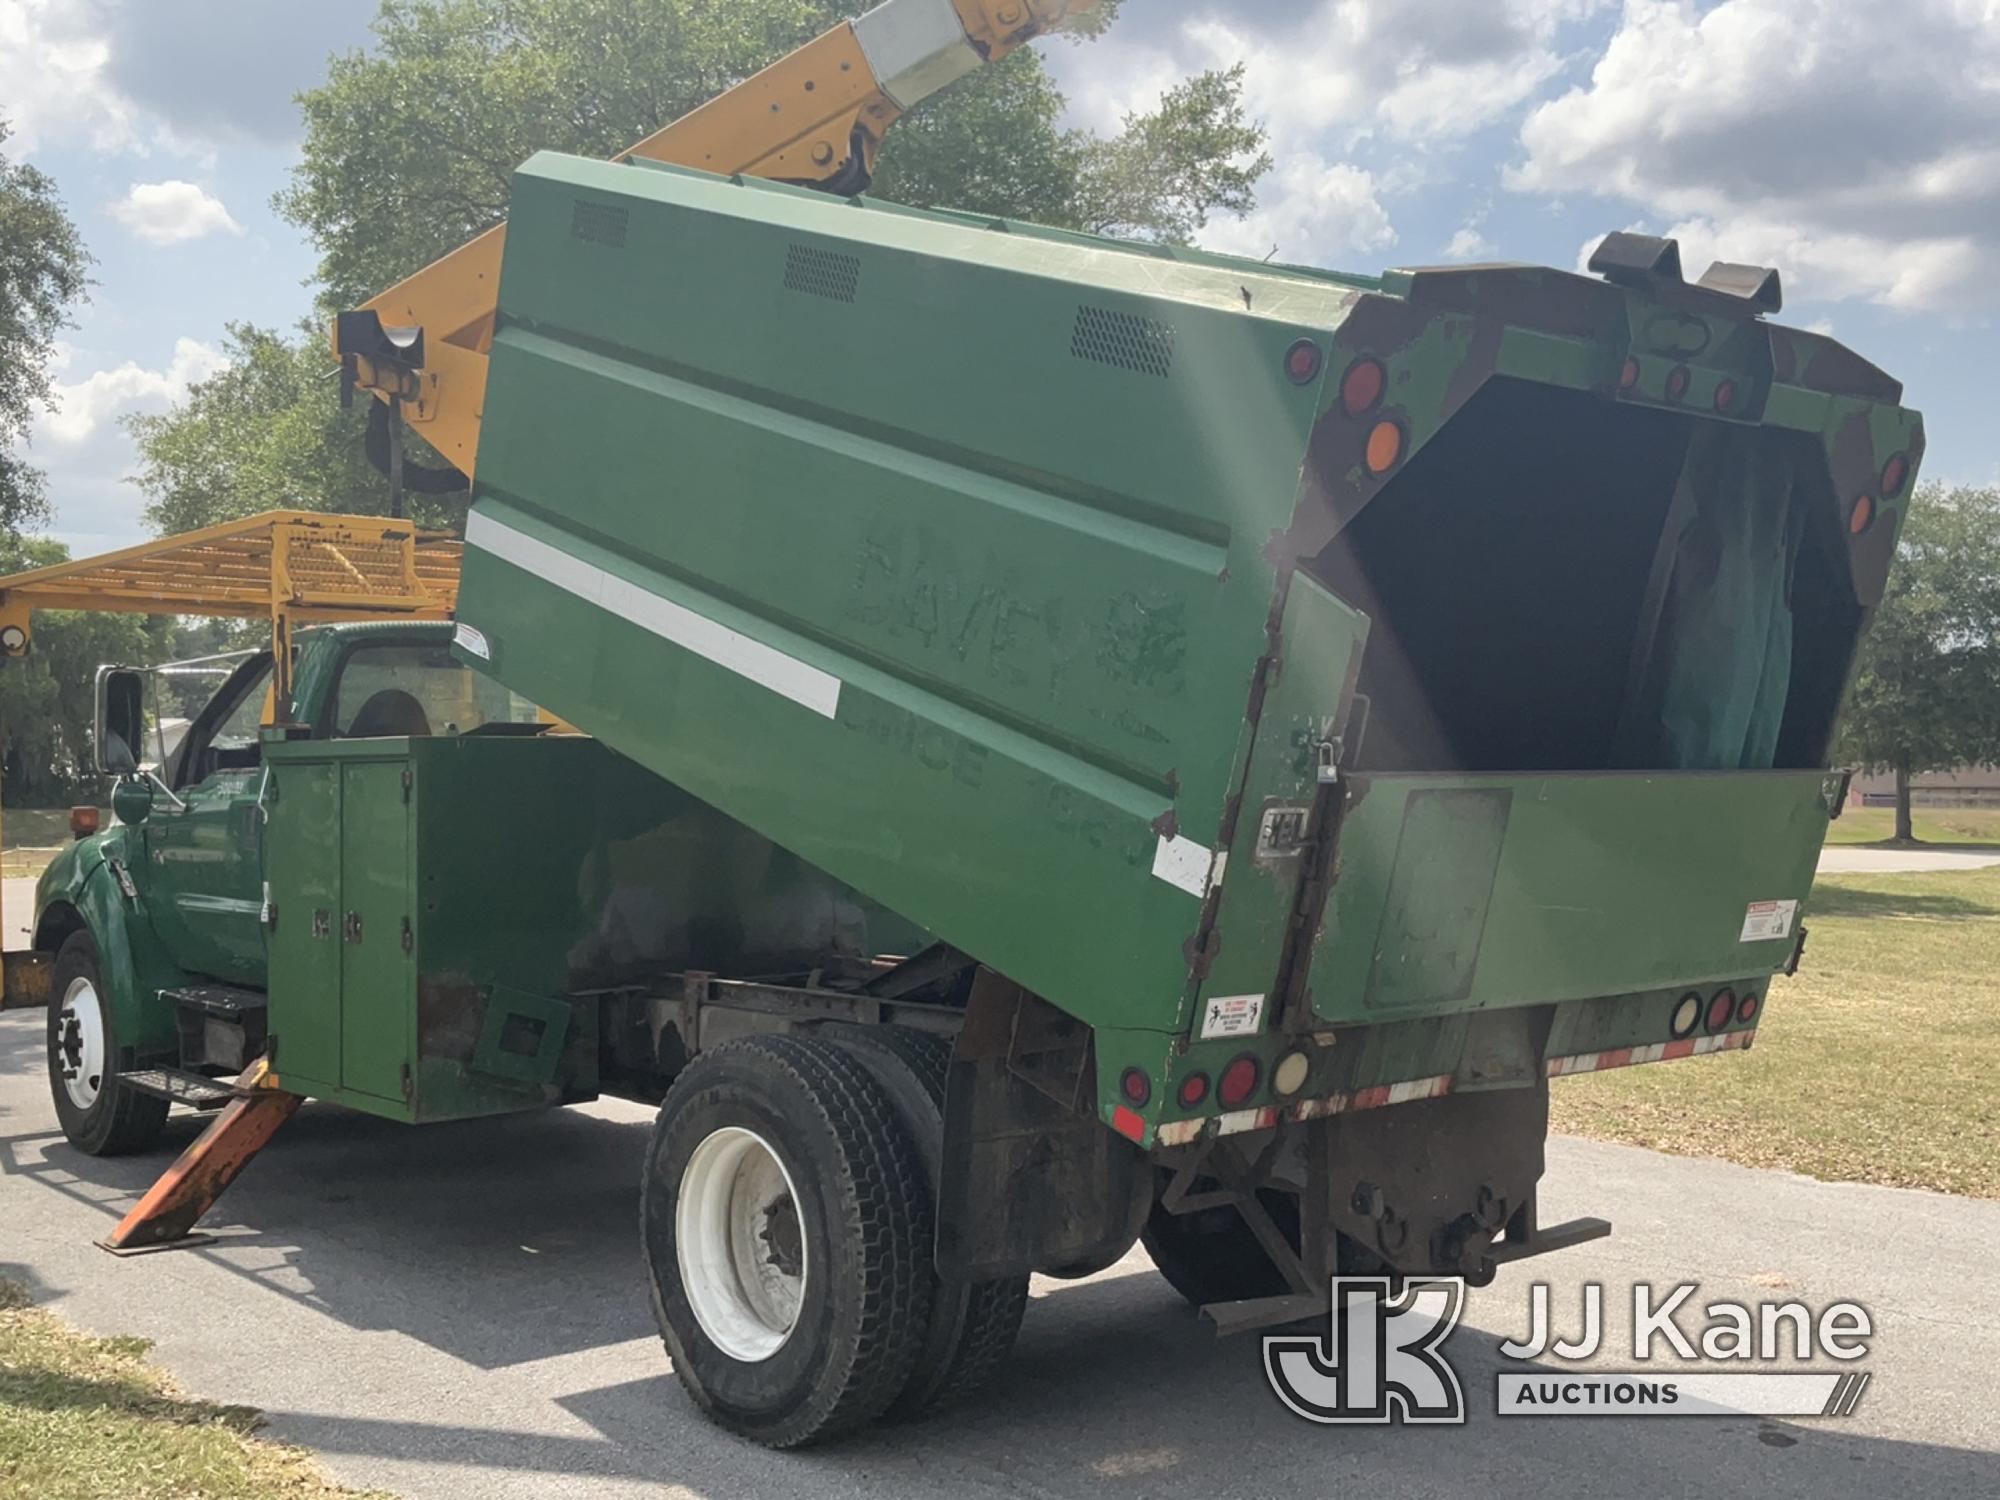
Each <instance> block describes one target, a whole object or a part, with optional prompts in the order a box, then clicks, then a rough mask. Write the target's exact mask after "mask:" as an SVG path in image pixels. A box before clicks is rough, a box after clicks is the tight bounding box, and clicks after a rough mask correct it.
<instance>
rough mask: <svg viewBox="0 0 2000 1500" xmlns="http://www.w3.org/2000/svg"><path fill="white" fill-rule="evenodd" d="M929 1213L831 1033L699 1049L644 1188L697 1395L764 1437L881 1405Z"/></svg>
mask: <svg viewBox="0 0 2000 1500" xmlns="http://www.w3.org/2000/svg"><path fill="white" fill-rule="evenodd" d="M930 1212H931V1211H930V1195H929V1193H928V1191H927V1190H926V1187H925V1183H924V1178H923V1168H922V1166H921V1164H920V1163H919V1162H918V1160H917V1157H916V1154H915V1153H914V1152H913V1151H912V1149H911V1147H910V1144H909V1142H908V1140H907V1139H906V1138H905V1136H904V1132H903V1131H902V1129H901V1128H900V1126H899V1124H898V1122H897V1119H896V1112H895V1110H894V1109H893V1108H892V1107H891V1106H890V1104H889V1102H888V1101H887V1100H886V1099H885V1098H884V1097H883V1094H882V1091H881V1089H880V1087H879V1086H878V1085H877V1084H876V1083H875V1082H874V1080H873V1079H872V1078H871V1077H870V1076H869V1074H868V1072H867V1070H866V1069H864V1068H863V1067H862V1066H861V1065H860V1064H859V1063H857V1062H856V1061H855V1060H854V1059H853V1058H852V1057H850V1056H849V1055H848V1054H847V1053H845V1052H844V1051H842V1050H841V1049H840V1048H839V1047H836V1046H833V1045H831V1044H829V1043H827V1042H825V1041H821V1040H819V1039H817V1038H812V1037H800V1036H762V1037H750V1038H745V1039H744V1040H742V1041H738V1042H732V1043H730V1044H728V1045H726V1046H723V1047H718V1048H717V1049H715V1050H714V1051H713V1052H708V1053H704V1054H703V1055H702V1056H700V1057H698V1058H696V1059H695V1061H694V1062H693V1063H691V1064H689V1065H688V1067H687V1068H686V1069H684V1070H683V1071H682V1073H681V1075H680V1077H679V1078H677V1079H676V1080H675V1081H674V1085H673V1087H672V1088H671V1089H670V1090H669V1091H668V1093H667V1097H666V1101H665V1103H663V1104H662V1105H661V1106H660V1115H659V1121H658V1124H657V1125H656V1127H655V1129H654V1132H653V1141H652V1146H651V1149H650V1151H649V1152H648V1154H647V1160H646V1175H645V1179H644V1182H643V1184H642V1186H641V1189H640V1222H641V1230H642V1234H643V1237H644V1243H645V1252H646V1262H647V1269H648V1271H649V1273H650V1276H649V1279H650V1281H651V1286H652V1294H653V1311H654V1315H655V1317H656V1318H657V1319H658V1321H659V1325H660V1333H661V1335H662V1337H663V1338H664V1339H665V1340H666V1345H667V1351H668V1353H669V1354H671V1355H672V1357H673V1362H674V1373H675V1375H676V1376H678V1377H679V1379H680V1381H681V1384H682V1385H683V1386H684V1387H685V1388H686V1389H687V1392H688V1394H689V1395H690V1396H691V1397H692V1398H693V1399H694V1401H695V1403H696V1404H697V1405H698V1406H700V1407H701V1409H702V1410H703V1411H705V1412H706V1413H707V1414H708V1415H709V1416H710V1417H712V1418H713V1419H714V1420H715V1421H716V1422H718V1423H720V1424H721V1425H722V1426H724V1427H726V1428H728V1429H729V1430H730V1431H732V1432H735V1433H738V1434H740V1435H741V1436H743V1437H747V1438H751V1439H754V1440H755V1441H757V1442H760V1443H765V1444H768V1445H769V1446H771V1447H774V1448H793V1447H799V1446H801V1445H803V1444H806V1443H811V1442H817V1441H823V1440H825V1439H827V1438H831V1437H835V1436H838V1435H839V1434H841V1433H843V1432H847V1431H851V1430H852V1429H854V1428H856V1427H859V1426H862V1425H863V1424H865V1423H867V1422H870V1421H873V1420H874V1419H875V1418H876V1417H878V1416H880V1415H881V1414H882V1412H883V1411H885V1410H886V1409H887V1408H888V1406H889V1404H890V1402H892V1401H894V1400H895V1399H896V1397H897V1395H898V1394H899V1393H900V1392H901V1391H902V1390H903V1388H904V1386H905V1385H906V1384H907V1383H908V1381H909V1378H910V1372H911V1370H912V1369H913V1368H914V1366H915V1364H916V1360H917V1356H918V1354H919V1352H920V1351H921V1350H922V1349H923V1347H924V1340H925V1332H926V1329H927V1328H928V1326H929V1318H930V1304H931V1296H932V1290H931V1281H932V1278H931V1269H930V1257H929V1250H930V1242H931V1232H932V1230H931V1221H930Z"/></svg>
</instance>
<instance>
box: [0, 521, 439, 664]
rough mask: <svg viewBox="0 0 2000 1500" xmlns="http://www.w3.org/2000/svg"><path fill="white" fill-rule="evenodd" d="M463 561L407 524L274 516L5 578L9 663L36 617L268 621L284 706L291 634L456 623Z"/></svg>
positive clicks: (0, 589) (0, 585)
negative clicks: (384, 622)
mask: <svg viewBox="0 0 2000 1500" xmlns="http://www.w3.org/2000/svg"><path fill="white" fill-rule="evenodd" d="M462 551H463V546H462V544H461V543H460V542H459V540H458V538H457V537H454V536H450V535H447V534H445V533H442V532H433V531H419V530H418V529H417V528H416V527H414V526H412V525H411V524H410V523H409V522H408V521H391V520H386V519H384V518H383V517H381V516H330V515H319V514H316V513H314V512H312V511H303V510H267V511H264V512H263V513H261V514H259V515H254V516H248V517H245V518H244V519H243V520H241V521H226V522H224V523H223V524H222V525H220V526H208V527H204V528H203V529H201V530H200V531H189V532H184V533H183V534H181V535H180V536H170V537H163V538H161V539H160V540H159V541H156V542H145V543H142V544H141V545H139V546H137V547H127V548H125V549H124V550H122V551H119V552H107V553H104V554H103V555H102V556H99V557H85V558H78V559H77V560H75V561H73V562H66V563H57V564H55V565H54V566H52V567H47V568H34V569H31V570H30V571H28V572H26V573H16V574H14V575H13V576H12V577H9V578H0V657H13V656H21V655H24V654H25V653H26V652H27V650H28V646H29V644H30V641H31V639H32V637H33V633H34V611H36V610H38V609H94V610H108V611H111V612H114V613H121V614H142V615H225V616H235V617H241V618H250V619H269V620H270V622H271V629H272V636H273V643H274V645H275V646H276V647H278V648H280V649H278V650H277V652H276V656H277V662H278V675H279V679H280V680H279V681H278V683H277V684H276V691H277V701H278V702H280V703H284V702H287V701H289V699H290V696H291V684H290V682H289V681H288V680H287V679H289V677H290V670H289V668H290V660H291V653H290V652H289V651H288V650H285V649H282V648H284V647H285V646H287V645H289V643H290V639H291V631H292V627H293V625H294V624H310V623H312V622H315V621H328V620H369V619H382V618H389V619H403V620H448V619H450V618H451V613H452V610H453V609H454V608H455V607H456V606H457V603H458V567H459V558H460V554H461V552H462Z"/></svg>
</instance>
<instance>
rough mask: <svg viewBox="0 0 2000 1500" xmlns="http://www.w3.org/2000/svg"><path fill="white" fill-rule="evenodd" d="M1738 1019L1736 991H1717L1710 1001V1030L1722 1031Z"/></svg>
mask: <svg viewBox="0 0 2000 1500" xmlns="http://www.w3.org/2000/svg"><path fill="white" fill-rule="evenodd" d="M1735 1019H1736V991H1734V990H1717V991H1716V992H1715V993H1714V994H1713V995H1712V996H1710V997H1709V1001H1708V1029H1709V1030H1710V1031H1720V1030H1722V1028H1723V1027H1725V1026H1727V1025H1728V1024H1729V1023H1730V1022H1731V1021H1733V1020H1735Z"/></svg>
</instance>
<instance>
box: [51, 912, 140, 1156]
mask: <svg viewBox="0 0 2000 1500" xmlns="http://www.w3.org/2000/svg"><path fill="white" fill-rule="evenodd" d="M54 986H55V996H54V999H52V1000H51V1001H50V1003H49V1026H48V1056H49V1093H50V1095H51V1097H53V1099H54V1100H55V1106H56V1119H57V1121H58V1122H59V1123H60V1124H61V1125H62V1132H63V1134H64V1135H65V1136H67V1137H68V1138H69V1143H70V1144H71V1145H72V1146H74V1147H76V1149H77V1150H79V1151H82V1152H84V1153H85V1154H86V1155H89V1156H119V1155H123V1154H125V1153H127V1152H132V1151H144V1150H147V1149H148V1148H150V1147H151V1146H153V1145H155V1144H157V1143H158V1141H159V1139H160V1132H161V1131H162V1130H163V1129H165V1127H166V1123H167V1101H166V1100H164V1099H160V1098H156V1097H154V1096H153V1095H151V1094H141V1093H139V1092H138V1091H137V1090H135V1089H133V1088H131V1087H130V1086H128V1085H127V1084H126V1083H125V1082H124V1080H123V1079H122V1078H121V1077H120V1076H119V1075H120V1069H119V1066H118V1049H119V1042H118V1033H117V1027H116V1022H115V1021H114V1020H113V1018H112V1013H111V1000H110V997H109V996H108V995H106V994H105V993H104V980H103V977H102V973H101V971H100V969H99V967H98V960H97V943H96V942H95V940H93V939H92V937H91V935H90V934H89V933H88V932H74V933H71V934H70V936H69V939H68V941H66V942H65V943H64V944H63V945H62V948H61V950H60V951H58V952H57V954H56V966H55V979H54Z"/></svg>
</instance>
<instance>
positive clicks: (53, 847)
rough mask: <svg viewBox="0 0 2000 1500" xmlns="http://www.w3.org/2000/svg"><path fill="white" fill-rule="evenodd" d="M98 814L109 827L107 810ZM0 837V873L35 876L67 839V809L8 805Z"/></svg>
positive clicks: (108, 812)
mask: <svg viewBox="0 0 2000 1500" xmlns="http://www.w3.org/2000/svg"><path fill="white" fill-rule="evenodd" d="M99 816H100V817H101V818H103V820H104V826H105V827H107V828H108V827H110V826H111V809H110V808H105V809H104V810H103V811H102V812H101V813H100V814H99ZM0 837H4V838H5V840H6V848H5V850H4V851H3V852H0V875H8V876H18V875H39V874H41V873H42V871H43V870H44V869H45V868H46V867H47V866H48V862H49V861H50V860H52V859H54V858H55V856H56V851H57V850H58V849H60V848H62V846H63V845H64V844H67V843H68V842H69V841H70V832H69V809H68V808H66V807H10V808H8V809H7V811H6V814H5V816H4V817H0Z"/></svg>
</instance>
